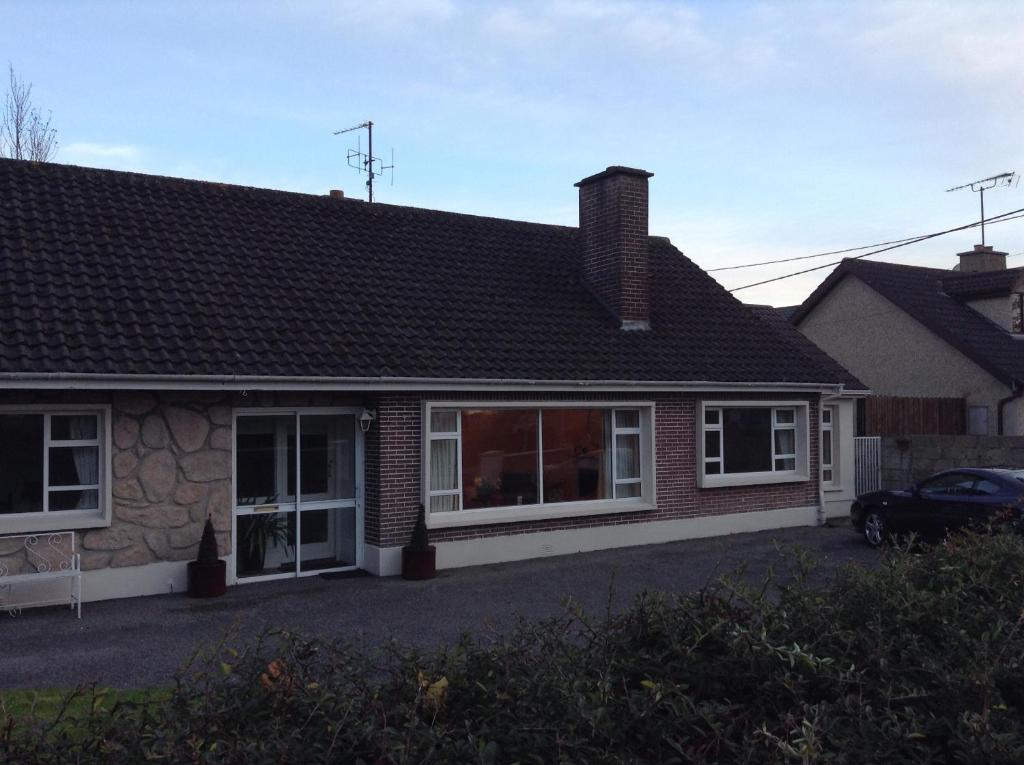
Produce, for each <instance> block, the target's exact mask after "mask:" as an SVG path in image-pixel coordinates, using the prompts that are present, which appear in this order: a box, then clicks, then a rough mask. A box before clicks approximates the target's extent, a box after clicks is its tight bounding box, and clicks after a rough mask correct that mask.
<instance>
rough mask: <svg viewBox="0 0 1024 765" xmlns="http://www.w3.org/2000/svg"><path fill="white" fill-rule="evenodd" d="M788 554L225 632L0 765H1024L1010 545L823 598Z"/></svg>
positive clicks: (896, 563) (43, 723)
mask: <svg viewBox="0 0 1024 765" xmlns="http://www.w3.org/2000/svg"><path fill="white" fill-rule="evenodd" d="M787 561H788V562H787V570H786V572H785V574H784V575H780V576H769V577H766V578H765V579H764V581H760V582H755V583H751V582H750V580H749V579H748V578H746V577H743V576H734V577H732V578H729V579H722V580H719V581H718V582H716V583H715V584H714V585H712V586H709V587H707V588H705V589H704V590H702V591H700V592H697V593H692V594H686V595H668V594H645V595H643V596H640V597H639V598H638V599H637V600H636V602H635V603H634V604H633V605H632V607H631V608H629V609H628V610H626V611H624V612H622V613H609V614H606V615H603V616H602V617H601V618H592V617H591V616H588V615H587V614H584V613H582V612H580V611H579V610H578V609H576V608H573V607H572V605H571V604H569V605H568V606H567V608H566V610H565V613H564V614H563V615H562V616H560V617H558V618H553V619H548V620H544V621H540V622H535V623H530V622H523V623H521V624H520V626H519V627H518V628H517V629H515V630H513V631H511V632H510V633H509V634H507V635H504V636H499V637H491V638H489V639H481V638H472V637H470V636H465V637H464V638H463V639H462V640H461V641H460V642H459V643H458V644H457V645H454V646H450V647H448V648H446V649H443V650H439V651H435V652H421V651H417V650H414V649H411V648H407V647H403V646H401V645H398V644H391V645H388V646H385V647H384V648H383V649H381V650H380V651H379V652H377V653H375V654H373V655H365V654H364V653H361V652H360V651H358V650H356V649H355V648H353V646H352V645H350V644H348V643H346V642H345V641H334V642H331V641H324V640H318V639H309V638H305V637H302V636H300V635H295V634H287V633H273V632H271V633H267V634H264V635H261V636H260V637H259V638H257V639H255V640H253V641H252V642H251V643H249V644H247V645H246V646H245V647H244V648H233V647H231V641H228V640H225V642H224V643H222V644H221V645H220V646H217V647H215V648H214V649H211V652H210V653H209V654H208V655H207V656H205V657H202V658H200V659H199V660H197V661H195V662H193V663H192V664H191V665H190V666H189V667H187V668H185V669H184V670H182V672H181V674H180V676H179V677H178V680H177V683H176V686H175V688H174V689H173V690H172V691H171V692H170V694H169V697H168V698H166V699H165V700H160V701H157V702H150V703H144V702H135V701H126V702H117V703H114V704H112V705H111V704H99V705H95V706H93V705H89V704H86V705H84V707H83V706H81V705H80V706H78V707H77V708H78V710H79V711H69V712H67V713H64V714H57V715H55V716H54V717H52V718H50V719H32V718H27V719H26V718H17V719H15V718H13V717H12V718H9V719H8V720H7V722H6V724H5V726H4V728H3V731H2V732H0V761H3V762H17V763H36V762H45V763H51V762H83V763H94V762H95V763H100V762H102V763H133V764H134V763H142V762H166V763H246V765H258V764H259V763H275V764H278V765H280V764H281V763H307V762H310V763H313V762H339V763H349V762H352V763H367V764H371V763H372V764H385V763H388V764H390V763H463V762H466V763H469V762H480V763H498V762H500V763H532V762H537V763H549V762H566V763H569V762H573V763H576V762H578V763H641V762H643V763H646V762H659V763H709V762H712V763H713V762H721V763H954V762H955V763H986V764H991V763H1021V762H1024V666H1022V659H1024V634H1022V621H1024V611H1022V605H1024V540H1022V538H1021V537H1019V536H1017V535H1015V534H1012V533H998V534H967V535H964V536H962V537H957V538H955V539H952V540H950V541H947V542H946V543H944V544H942V545H939V546H936V547H934V548H931V549H927V550H924V551H921V550H920V549H910V548H907V547H897V548H894V549H891V550H888V551H885V552H883V553H882V562H881V565H880V566H879V567H878V568H877V569H870V570H869V569H864V568H859V567H849V568H847V569H845V570H844V571H843V573H842V575H841V576H840V577H838V578H837V579H836V580H835V581H834V582H833V583H831V584H829V585H828V586H825V587H822V586H814V585H812V584H811V583H810V578H811V576H812V575H813V573H814V568H815V561H814V559H813V558H811V557H809V556H808V555H807V554H805V553H802V552H799V551H797V552H795V553H793V554H791V555H790V557H789V558H788V559H787ZM89 694H90V691H89V689H84V690H80V691H78V692H77V693H76V694H75V695H76V696H77V697H79V698H80V697H81V696H83V695H85V696H88V695H89ZM83 709H84V710H85V711H81V710H83Z"/></svg>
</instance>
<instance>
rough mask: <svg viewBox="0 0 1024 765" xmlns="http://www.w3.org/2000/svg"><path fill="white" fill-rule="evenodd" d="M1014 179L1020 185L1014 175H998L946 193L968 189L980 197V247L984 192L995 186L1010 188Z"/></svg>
mask: <svg viewBox="0 0 1024 765" xmlns="http://www.w3.org/2000/svg"><path fill="white" fill-rule="evenodd" d="M1014 178H1016V179H1017V182H1018V183H1020V177H1019V176H1018V175H1017V174H1016V173H1000V174H999V175H993V176H991V177H990V178H982V179H981V180H980V181H971V182H970V183H965V184H963V185H961V186H954V187H953V188H951V189H946V191H960V189H970V190H971V191H975V192H977V193H978V194H980V195H981V245H982V247H984V246H985V192H986V191H988V190H989V189H994V188H995V187H996V186H1011V185H1013V180H1014Z"/></svg>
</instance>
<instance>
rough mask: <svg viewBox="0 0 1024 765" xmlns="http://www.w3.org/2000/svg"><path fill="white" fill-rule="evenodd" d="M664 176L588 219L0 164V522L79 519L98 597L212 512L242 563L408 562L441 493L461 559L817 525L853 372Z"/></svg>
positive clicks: (601, 203) (89, 587)
mask: <svg viewBox="0 0 1024 765" xmlns="http://www.w3.org/2000/svg"><path fill="white" fill-rule="evenodd" d="M650 177H651V174H650V173H647V172H644V171H641V170H634V169H629V168H623V167H610V168H608V169H607V170H605V171H603V172H600V173H597V174H596V175H593V176H590V177H589V178H585V179H584V180H582V181H580V182H579V183H578V184H576V185H577V186H578V187H579V200H580V226H579V228H570V227H564V226H552V225H540V224H534V223H523V222H518V221H512V220H503V219H497V218H485V217H479V216H473V215H461V214H453V213H447V212H438V211H434V210H423V209H414V208H409V207H399V206H392V205H385V204H372V205H371V204H367V203H364V202H361V201H355V200H350V199H345V198H338V197H336V196H335V195H325V196H313V195H306V194H295V193H286V192H280V191H270V190H264V189H255V188H244V187H238V186H229V185H224V184H219V183H207V182H199V181H190V180H181V179H176V178H163V177H154V176H147V175H139V174H133V173H124V172H113V171H107V170H95V169H86V168H80V167H71V166H63V165H55V164H35V163H29V162H21V161H14V160H0V533H25V532H47V531H52V530H61V531H67V530H73V531H74V532H75V533H76V534H77V535H78V542H79V547H80V549H81V551H82V565H83V568H84V569H85V570H86V572H85V583H84V589H85V598H86V599H98V598H107V597H118V596H128V595H138V594H147V593H159V592H167V591H168V590H169V589H171V588H173V589H180V588H181V587H183V585H184V576H185V574H184V572H185V564H184V561H185V560H187V559H190V558H192V557H193V556H194V554H195V551H196V545H197V542H198V539H199V536H200V532H201V528H202V524H203V523H204V521H205V519H206V518H207V517H208V516H209V517H211V518H212V520H213V524H214V527H215V529H216V531H217V536H218V544H219V548H220V552H221V554H222V556H225V557H226V558H227V559H228V561H229V572H230V573H229V580H230V581H231V582H232V583H242V582H253V581H262V580H265V579H273V578H283V577H296V576H304V575H311V574H318V573H322V572H327V571H339V570H348V569H356V568H359V569H364V570H367V571H369V572H371V573H373V574H379V575H391V574H396V573H398V572H399V568H400V558H401V555H400V551H401V547H402V545H404V544H405V543H406V542H407V541H408V539H409V535H410V532H411V529H412V526H413V523H414V519H415V516H416V513H417V509H418V507H419V506H420V505H421V504H422V505H424V506H425V507H426V511H427V522H428V525H429V529H430V537H431V541H432V542H433V543H434V544H436V545H437V548H438V565H439V567H441V568H451V567H458V566H467V565H474V564H482V563H490V562H497V561H507V560H516V559H523V558H530V557H534V556H541V555H557V554H564V553H572V552H577V551H583V550H594V549H601V548H607V547H615V546H627V545H641V544H647V543H654V542H664V541H669V540H675V539H683V538H693V537H703V536H709V535H715V534H726V533H733V532H739V531H750V530H756V529H767V528H777V527H784V526H792V525H800V524H814V523H817V522H819V520H820V519H821V517H822V515H823V500H822V491H821V489H822V486H821V481H820V476H819V472H820V459H819V440H820V427H819V425H820V418H821V413H822V411H823V410H822V405H823V401H824V402H826V406H828V403H827V402H829V401H832V400H835V398H836V397H841V396H842V395H843V392H844V385H845V380H846V378H845V377H844V376H843V375H842V374H841V373H840V372H839V371H838V370H837V369H836V368H835V366H834V365H828V364H823V363H821V357H820V355H809V354H807V353H805V352H803V351H802V350H801V349H800V348H798V347H797V346H796V345H795V344H794V342H793V340H792V338H791V337H787V336H786V334H785V333H780V332H779V331H777V330H776V329H774V328H773V327H772V325H771V323H770V322H765V321H763V320H762V319H760V318H758V317H757V316H755V315H754V314H753V313H751V312H750V311H749V310H748V309H747V308H745V307H744V306H743V305H742V304H741V303H739V302H738V301H736V300H735V299H734V298H733V297H731V296H730V295H729V294H728V293H726V292H725V291H724V290H723V289H722V288H721V287H720V286H719V285H718V284H717V283H716V282H715V281H713V280H712V279H711V278H710V277H709V276H707V274H705V273H704V272H703V271H701V269H700V268H698V267H697V266H696V265H694V264H693V263H692V262H691V261H690V260H688V259H687V258H686V257H684V256H683V254H682V253H681V252H679V251H678V250H677V249H676V248H675V247H674V246H673V245H672V244H671V243H670V242H669V241H668V240H667V239H664V238H660V237H654V236H648V230H647V229H648V222H647V208H648V179H649V178H650ZM825 411H827V409H826V410H825ZM841 427H845V426H841ZM844 435H845V433H844ZM837 448H838V449H839V450H840V452H842V450H843V449H845V448H846V447H845V446H842V445H838V444H837ZM0 553H2V549H0Z"/></svg>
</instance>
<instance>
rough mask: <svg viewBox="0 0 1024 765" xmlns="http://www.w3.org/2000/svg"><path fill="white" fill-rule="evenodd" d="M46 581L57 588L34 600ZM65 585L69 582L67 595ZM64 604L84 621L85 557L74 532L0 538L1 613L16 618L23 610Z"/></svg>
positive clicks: (48, 590) (49, 589)
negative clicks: (83, 583) (76, 546)
mask: <svg viewBox="0 0 1024 765" xmlns="http://www.w3.org/2000/svg"><path fill="white" fill-rule="evenodd" d="M45 582H53V583H55V584H56V585H57V586H56V587H55V588H46V591H45V592H44V595H46V596H48V597H32V596H33V595H34V594H35V592H34V591H35V590H38V589H39V585H41V584H43V583H45ZM62 582H66V583H67V590H66V593H65V591H64V590H65V588H64V587H63V586H61V583H62ZM54 589H55V590H56V592H53V590H54ZM19 594H27V595H29V597H28V598H26V599H21V598H19ZM63 604H67V605H69V606H70V607H71V609H72V610H73V611H77V614H78V618H79V619H81V618H82V557H81V555H80V554H79V553H78V552H77V551H76V550H75V533H74V532H73V531H59V532H53V533H45V534H21V535H17V536H9V537H0V611H7V613H8V614H10V615H11V616H17V615H18V614H19V613H21V610H22V609H23V608H30V607H33V606H55V605H63Z"/></svg>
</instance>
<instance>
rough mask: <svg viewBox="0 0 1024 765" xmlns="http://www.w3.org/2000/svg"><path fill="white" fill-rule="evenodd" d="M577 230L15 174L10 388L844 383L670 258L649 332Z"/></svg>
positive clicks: (1, 270)
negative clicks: (601, 286)
mask: <svg viewBox="0 0 1024 765" xmlns="http://www.w3.org/2000/svg"><path fill="white" fill-rule="evenodd" d="M577 242H578V232H577V230H576V229H574V228H567V227H561V226H549V225H540V224H533V223H520V222H515V221H509V220H501V219H494V218H483V217H477V216H472V215H458V214H453V213H445V212H437V211H431V210H421V209H414V208H408V207H397V206H392V205H385V204H374V205H368V204H366V203H362V202H357V201H352V200H338V199H331V198H329V197H326V196H324V197H319V196H311V195H305V194H293V193H286V192H280V191H269V190H263V189H253V188H244V187H238V186H227V185H221V184H215V183H204V182H198V181H187V180H178V179H172V178H161V177H155V176H146V175H138V174H133V173H122V172H112V171H106V170H93V169H86V168H80V167H71V166H66V165H56V164H42V165H40V164H34V163H28V162H19V161H14V160H0V374H3V373H6V374H12V373H13V374H28V373H65V374H138V375H142V374H149V375H204V376H205V375H216V376H221V375H229V376H260V377H267V376H269V377H330V378H421V379H422V378H443V379H488V380H498V379H501V380H550V381H562V380H564V381H574V380H582V381H618V380H622V381H648V382H654V381H658V382H661V381H666V382H668V381H673V382H674V381H680V382H683V381H689V382H695V381H720V382H793V383H831V382H839V381H838V380H836V379H833V378H832V377H830V376H829V375H828V373H827V372H825V371H823V370H822V369H821V368H820V367H819V366H818V365H817V364H815V363H814V362H813V361H811V360H810V359H808V358H807V357H805V356H798V357H794V355H793V354H792V353H790V346H789V345H788V344H787V342H786V341H785V340H783V339H781V338H780V337H779V336H778V335H777V334H776V333H775V332H773V331H772V330H770V329H769V328H768V327H766V326H765V325H764V324H763V323H762V322H760V321H759V320H757V319H756V318H754V317H753V316H751V315H750V313H749V312H748V311H747V310H746V309H745V308H744V307H743V305H742V304H741V303H740V302H739V301H737V300H736V299H735V298H733V297H732V296H730V295H729V294H728V293H726V292H725V290H723V289H722V288H721V287H720V286H719V285H718V284H717V283H716V282H715V281H714V280H712V279H711V278H710V277H709V276H708V275H707V274H705V273H704V272H703V271H702V270H701V269H700V268H698V267H697V266H696V265H694V264H693V263H692V262H691V261H690V260H688V259H687V258H686V257H684V256H683V255H682V253H680V252H679V251H678V250H676V249H675V248H674V247H673V246H672V245H671V244H670V243H669V241H668V240H667V239H661V238H657V237H652V238H651V240H650V261H651V263H650V268H651V273H652V278H651V300H652V311H651V314H652V315H651V324H652V329H651V330H650V331H647V332H644V331H640V332H626V331H623V330H621V329H619V328H618V326H617V325H616V323H615V322H614V321H613V320H612V318H611V316H610V315H608V314H606V313H605V311H604V309H603V308H601V307H600V306H599V304H598V303H597V302H596V300H595V299H594V298H593V297H592V295H591V294H590V292H589V291H588V290H587V289H586V288H585V287H584V286H583V285H582V284H581V283H580V281H579V279H578V278H577V276H576V274H577V273H578V272H579V270H580V269H579V257H580V256H579V252H578V246H577Z"/></svg>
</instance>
